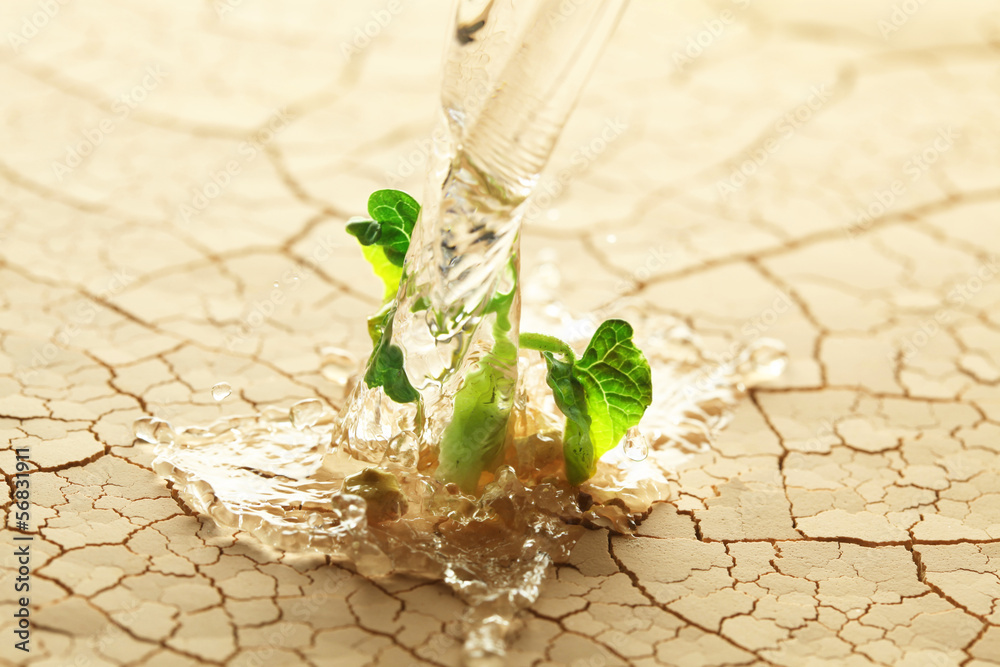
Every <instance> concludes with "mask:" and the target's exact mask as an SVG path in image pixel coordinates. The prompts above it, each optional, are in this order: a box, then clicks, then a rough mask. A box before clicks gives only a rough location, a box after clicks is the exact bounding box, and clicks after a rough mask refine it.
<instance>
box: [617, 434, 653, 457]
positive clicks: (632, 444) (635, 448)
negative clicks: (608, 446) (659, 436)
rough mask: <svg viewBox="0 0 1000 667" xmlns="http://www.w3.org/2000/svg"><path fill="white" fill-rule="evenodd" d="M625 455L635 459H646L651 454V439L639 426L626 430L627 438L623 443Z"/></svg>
mask: <svg viewBox="0 0 1000 667" xmlns="http://www.w3.org/2000/svg"><path fill="white" fill-rule="evenodd" d="M622 448H623V449H624V450H625V456H627V457H629V458H630V459H632V460H633V461H645V460H646V457H647V456H649V441H648V440H646V436H645V435H643V433H642V431H640V430H639V429H638V428H637V427H634V426H633V427H632V428H630V429H629V430H627V431H626V432H625V439H624V441H623V443H622Z"/></svg>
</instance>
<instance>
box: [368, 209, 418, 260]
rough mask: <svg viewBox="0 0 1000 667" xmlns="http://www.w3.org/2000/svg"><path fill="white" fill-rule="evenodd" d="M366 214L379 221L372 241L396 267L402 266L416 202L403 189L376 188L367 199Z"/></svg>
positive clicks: (411, 232) (413, 220) (413, 219)
mask: <svg viewBox="0 0 1000 667" xmlns="http://www.w3.org/2000/svg"><path fill="white" fill-rule="evenodd" d="M368 215H370V216H371V217H372V220H374V221H375V222H377V223H379V226H380V228H381V234H380V235H379V237H378V239H377V241H376V242H377V243H378V244H379V245H380V246H382V248H383V249H384V250H385V255H386V257H387V258H388V259H389V261H390V262H392V263H393V264H395V265H396V266H403V258H404V257H406V251H407V250H408V249H409V247H410V237H411V236H412V234H413V227H414V225H416V224H417V216H419V215H420V204H418V203H417V200H416V199H414V198H413V197H411V196H410V195H408V194H406V193H405V192H400V191H399V190H378V191H377V192H373V193H372V195H371V197H369V198H368Z"/></svg>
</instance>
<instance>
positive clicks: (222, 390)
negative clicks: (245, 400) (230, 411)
mask: <svg viewBox="0 0 1000 667" xmlns="http://www.w3.org/2000/svg"><path fill="white" fill-rule="evenodd" d="M231 393H233V388H232V387H231V386H230V385H229V383H228V382H220V383H219V384H217V385H215V386H214V387H212V398H214V399H215V400H217V401H222V400H225V399H226V398H228V397H229V395H230V394H231Z"/></svg>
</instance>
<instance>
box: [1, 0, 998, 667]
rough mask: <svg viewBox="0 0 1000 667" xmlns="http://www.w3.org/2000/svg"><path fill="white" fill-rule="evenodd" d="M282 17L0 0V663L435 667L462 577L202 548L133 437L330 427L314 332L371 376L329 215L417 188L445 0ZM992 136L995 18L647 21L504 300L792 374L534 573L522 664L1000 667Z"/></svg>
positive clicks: (777, 8)
mask: <svg viewBox="0 0 1000 667" xmlns="http://www.w3.org/2000/svg"><path fill="white" fill-rule="evenodd" d="M279 4H280V3H268V2H265V1H264V0H212V1H208V0H203V1H201V2H194V1H190V0H189V1H186V2H170V3H135V2H124V1H123V0H101V1H97V0H93V1H90V0H88V1H87V2H82V1H80V0H41V1H39V0H5V2H3V3H2V5H0V28H2V30H0V32H2V36H3V42H4V43H3V44H2V45H0V90H2V91H3V94H2V99H3V102H2V106H0V146H2V147H3V148H2V151H0V438H2V440H0V446H2V448H3V449H2V450H0V467H2V469H3V471H4V473H5V475H6V482H7V483H6V485H4V486H3V488H2V490H0V493H2V494H3V498H2V501H3V506H4V508H5V509H6V513H7V529H6V530H5V531H4V533H5V537H4V544H5V545H7V546H5V547H4V549H5V552H6V555H5V556H4V557H3V559H2V560H0V563H2V565H3V568H4V577H3V580H2V584H0V600H2V605H0V608H2V611H0V628H2V632H0V637H2V638H3V639H2V642H0V644H2V646H0V660H3V661H4V663H5V664H7V663H10V664H32V665H82V666H88V667H90V666H93V667H96V666H98V665H153V666H164V665H202V664H232V665H246V666H253V665H262V664H270V665H375V664H377V665H408V664H413V665H425V664H427V665H455V664H457V663H458V661H459V659H460V643H459V635H460V627H459V618H460V615H461V612H462V605H461V604H460V603H459V602H458V601H457V599H456V598H454V597H453V596H452V595H451V593H450V592H449V591H448V590H447V589H445V588H444V587H442V586H440V585H436V584H432V583H426V582H419V581H409V580H407V581H401V580H390V581H368V580H366V579H364V578H362V577H360V576H358V575H356V574H352V573H351V572H350V571H348V570H346V569H344V568H341V567H338V566H336V565H331V564H330V563H328V562H326V561H325V559H324V558H323V557H319V556H288V555H282V554H278V553H275V552H272V551H270V550H267V549H265V548H263V547H260V546H258V545H257V544H256V543H255V542H253V540H251V539H249V538H248V537H247V536H245V535H243V534H240V533H232V532H229V531H225V530H220V529H218V528H216V527H214V526H213V524H212V523H211V522H209V521H207V520H205V519H203V518H199V517H198V516H195V515H192V514H191V513H189V512H188V511H186V510H185V508H184V507H183V506H182V505H181V504H180V503H179V502H178V500H177V498H176V497H175V495H172V493H171V490H169V489H168V488H167V486H166V485H165V484H164V482H163V481H161V480H160V479H159V478H158V477H157V476H156V475H155V474H154V473H153V472H151V470H150V463H151V460H152V456H153V454H152V446H151V445H148V444H146V443H144V442H142V441H136V440H134V438H133V436H132V432H131V424H132V422H133V421H134V420H135V419H137V418H139V417H141V416H143V415H147V414H152V415H156V416H158V417H161V418H164V419H169V420H170V421H172V422H174V423H177V424H196V423H199V424H200V423H207V422H209V421H211V420H213V419H215V418H217V417H219V416H221V415H232V414H238V413H248V412H252V411H254V410H256V409H258V408H259V407H262V406H265V405H275V404H278V405H281V404H284V405H288V404H290V403H291V402H293V401H295V400H297V399H302V398H307V397H319V398H323V399H325V400H328V401H330V402H332V403H335V404H336V403H337V402H339V401H340V400H341V397H340V395H339V392H337V391H336V390H335V387H336V385H335V383H334V382H333V381H332V379H331V378H330V377H329V375H324V374H323V373H322V372H321V370H320V359H321V356H322V354H323V349H324V348H325V347H327V346H335V347H341V348H346V349H348V350H351V351H352V352H353V353H355V354H356V355H358V356H359V357H360V356H363V355H364V353H365V347H366V344H365V340H366V338H367V337H366V336H365V332H364V324H363V320H364V317H365V315H366V314H367V313H368V312H369V311H371V310H372V309H373V307H374V306H376V305H377V301H378V295H379V289H378V286H377V284H376V281H375V279H374V278H373V277H371V276H370V275H369V272H368V271H367V269H366V268H365V266H364V264H363V260H361V259H360V256H359V255H358V253H357V252H356V250H355V248H354V247H353V241H352V240H351V239H350V238H349V237H347V236H346V235H345V234H344V232H343V226H344V221H345V220H346V219H347V218H348V217H349V216H351V215H354V214H357V213H362V212H363V210H364V205H365V201H366V198H367V195H368V193H369V192H371V191H372V190H374V189H378V188H381V187H387V186H395V187H402V188H405V189H409V190H411V191H414V192H419V190H420V187H421V180H422V177H421V174H422V171H423V167H424V163H425V161H426V156H427V150H428V142H427V137H429V136H430V134H431V130H432V127H433V122H434V118H435V107H436V103H437V88H438V83H439V78H438V77H439V74H438V68H439V62H440V53H441V48H442V43H443V39H444V33H445V28H444V26H445V24H446V15H447V7H446V5H447V4H449V3H444V2H431V1H430V0H424V1H422V2H421V1H418V0H400V1H399V2H379V1H375V2H368V1H366V2H351V3H336V7H334V3H329V2H320V1H319V0H316V1H312V2H310V1H306V0H301V1H299V2H294V3H285V4H281V6H279ZM347 5H350V7H347ZM383 24H384V25H383ZM366 32H367V33H368V35H366ZM369 35H370V36H369ZM998 133H1000V10H998V8H997V5H996V3H995V2H992V1H990V0H981V1H980V2H971V1H970V2H964V3H946V2H943V1H940V0H926V1H925V0H907V1H906V2H902V1H900V2H895V3H893V2H889V1H888V0H877V1H872V0H852V1H850V2H839V3H823V2H819V1H818V0H816V1H809V2H803V1H795V2H792V0H786V1H784V2H779V1H776V0H752V1H751V0H745V1H744V0H733V1H732V2H729V1H725V2H715V3H699V2H693V1H683V2H680V1H679V2H669V3H658V2H649V1H637V2H635V3H634V4H633V6H632V7H631V8H630V9H629V12H628V13H627V15H626V16H625V18H624V20H623V23H622V25H621V28H620V31H619V32H618V33H617V35H616V36H615V38H614V40H613V41H612V43H611V44H610V46H609V48H608V49H607V51H606V53H605V56H604V58H603V60H602V61H601V63H600V64H599V66H598V68H597V70H596V72H595V74H594V77H593V79H592V81H591V83H590V84H589V86H588V88H587V90H586V92H585V93H584V95H583V98H582V100H581V103H580V105H579V108H578V110H577V113H576V114H575V115H574V117H573V118H572V121H571V122H570V124H569V126H568V127H567V130H566V132H565V135H564V136H563V140H562V142H561V144H560V147H559V149H558V151H557V153H556V154H555V156H554V157H553V160H552V162H551V164H550V166H549V169H548V172H547V175H546V177H545V181H544V183H543V186H542V187H543V191H544V192H545V195H544V196H542V197H540V198H539V200H538V205H537V207H536V208H535V210H534V211H533V212H532V217H531V220H530V221H529V222H528V224H527V227H526V230H525V232H524V235H523V251H524V267H525V275H526V276H527V278H526V279H527V280H528V281H529V283H530V276H531V275H532V271H535V270H536V268H537V267H540V266H543V265H555V266H557V267H558V268H559V271H560V272H561V275H562V283H561V287H560V288H559V293H560V295H561V297H562V298H563V300H564V301H565V302H566V303H567V305H568V306H569V307H571V308H572V309H573V310H574V311H576V312H579V313H586V312H589V311H592V310H594V309H596V308H599V307H601V306H602V305H603V304H606V303H608V302H612V301H615V300H616V299H620V298H625V297H628V298H634V299H635V300H637V302H638V303H639V304H641V305H642V307H643V308H646V309H648V310H649V311H651V312H658V313H667V314H671V315H674V316H677V317H679V318H681V319H683V320H684V321H686V322H687V323H688V324H689V325H690V326H691V327H692V328H693V329H694V330H696V331H697V332H698V333H699V334H700V335H702V336H704V337H705V339H706V340H707V341H708V342H709V343H710V344H711V345H713V346H714V347H715V348H716V349H717V350H718V351H719V352H720V354H722V355H726V354H730V353H731V352H730V350H732V349H734V348H733V347H732V346H733V345H734V343H739V342H743V343H746V342H750V341H752V340H753V339H756V338H759V337H762V336H767V337H771V338H777V339H781V340H783V341H785V343H786V344H787V346H788V350H789V360H790V364H789V368H788V371H787V372H786V374H785V375H784V376H782V377H781V378H780V379H779V380H777V381H774V382H771V383H770V384H769V385H766V386H764V387H762V388H759V389H757V390H755V391H754V392H753V393H752V395H751V396H750V397H749V398H748V399H747V400H746V401H744V402H743V404H742V406H741V407H740V408H739V410H738V411H737V414H736V417H735V419H734V421H733V423H732V424H731V426H730V427H729V428H728V429H727V430H726V431H725V433H724V434H723V436H722V437H721V438H720V439H719V441H718V442H716V443H714V445H713V446H712V447H711V448H710V450H709V451H708V452H705V453H703V454H700V455H698V456H697V457H695V458H694V459H693V460H692V461H691V462H690V464H689V465H687V466H686V467H685V468H684V469H682V470H680V471H679V473H678V478H677V482H676V484H675V488H674V494H673V497H672V500H671V502H669V503H665V504H662V505H659V506H657V507H656V509H655V510H654V511H653V513H652V514H651V516H650V518H649V519H648V520H647V521H646V522H645V523H643V524H642V526H641V529H640V531H639V535H638V536H636V537H620V536H615V537H610V538H609V536H608V535H607V534H606V533H604V532H597V531H593V532H589V533H588V534H587V535H586V537H585V538H584V539H583V541H582V542H581V543H580V544H579V546H578V547H577V549H576V551H575V552H574V555H573V559H572V561H571V562H570V563H569V564H566V565H561V566H559V567H557V568H555V570H554V572H553V573H552V576H551V577H550V580H549V582H548V583H547V584H546V586H545V589H544V592H543V594H542V596H541V598H540V599H539V601H538V602H537V603H536V604H535V605H534V607H533V608H532V609H531V610H530V613H528V614H527V616H526V619H525V626H524V630H523V632H522V634H521V635H520V638H519V639H518V640H517V641H516V642H515V644H514V645H513V647H512V649H511V663H512V664H517V665H528V664H532V665H567V664H569V665H589V666H594V665H614V664H635V665H691V666H696V665H823V664H830V665H857V666H862V665H909V666H914V667H918V666H919V667H923V666H933V667H944V666H946V665H968V666H970V667H972V666H976V667H984V666H985V665H997V664H1000V605H998V600H1000V576H998V573H1000V362H998V358H1000V280H998V275H1000V273H998V272H1000V263H998V262H1000V260H998V256H1000V144H998V142H997V136H998ZM550 277H551V276H550ZM529 288H530V287H529ZM218 382H228V383H230V384H231V385H232V387H233V394H232V395H231V396H230V397H228V398H227V399H226V400H224V401H223V402H221V403H218V402H216V401H215V400H213V398H212V396H211V388H212V386H213V385H214V384H216V383H218ZM14 448H27V449H28V450H29V451H30V459H31V461H32V462H33V465H34V466H36V467H37V469H34V471H33V472H31V474H30V475H29V479H30V493H31V501H30V502H31V504H32V507H33V509H32V510H31V515H30V521H29V522H28V524H29V525H28V527H27V532H28V533H29V534H31V535H33V536H34V539H33V541H31V543H30V544H31V554H32V559H31V567H32V574H31V591H30V599H31V601H30V613H31V623H32V633H31V643H30V648H31V651H30V653H22V652H20V651H16V650H14V647H13V644H14V641H15V638H14V635H13V633H12V630H13V618H12V613H13V611H14V609H15V600H16V598H18V597H20V596H19V595H18V594H17V593H15V590H14V585H15V579H14V577H15V571H16V567H17V563H16V560H15V558H14V556H13V555H12V552H13V548H14V547H13V546H12V545H13V544H14V541H13V537H14V536H15V535H19V534H20V532H19V531H18V530H17V526H16V523H15V515H14V513H13V512H12V511H11V510H12V508H11V501H10V495H11V493H12V491H13V488H14V487H13V483H14V480H13V477H12V473H13V472H14V466H15V461H14V452H13V449H14ZM21 544H23V542H21Z"/></svg>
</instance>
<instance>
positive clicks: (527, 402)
mask: <svg viewBox="0 0 1000 667" xmlns="http://www.w3.org/2000/svg"><path fill="white" fill-rule="evenodd" d="M541 310H542V311H543V312H544V313H545V315H543V316H542V317H540V318H538V319H545V320H548V321H549V322H550V324H551V323H555V322H562V323H563V324H567V323H568V324H570V326H571V327H573V328H575V330H577V331H585V330H586V328H585V327H579V326H578V325H579V322H580V320H577V319H574V318H572V317H571V316H570V315H569V313H566V312H565V311H562V310H561V307H560V306H559V305H558V304H557V303H555V302H552V303H549V304H548V305H547V306H546V307H545V308H543V309H541ZM626 310H628V309H627V308H626ZM626 316H628V317H630V319H631V321H632V322H633V324H634V326H635V329H636V343H637V344H638V345H639V347H640V348H641V349H643V350H644V351H645V353H646V355H647V357H648V358H649V361H650V365H651V367H652V370H653V382H654V386H653V393H654V404H653V405H652V406H651V407H650V408H649V410H648V411H647V413H646V416H645V417H644V419H643V421H642V423H641V424H640V426H639V427H638V428H637V429H634V430H632V431H630V432H629V434H628V435H627V436H626V438H625V439H623V442H622V444H620V445H619V447H618V448H616V449H615V450H613V451H612V452H609V453H608V454H607V455H605V456H604V457H603V458H602V459H601V460H600V462H599V464H598V470H597V474H596V475H595V476H594V477H593V478H591V479H590V480H588V481H587V482H586V483H584V484H583V485H582V486H580V487H578V488H576V487H571V486H570V485H569V484H568V483H566V482H565V481H564V479H563V477H562V476H563V472H562V443H561V442H560V440H559V435H560V432H561V430H562V422H563V417H562V415H561V413H559V411H558V409H557V408H556V407H555V404H554V401H553V400H552V394H551V391H550V390H549V388H548V386H547V385H546V384H545V380H544V378H545V372H546V369H545V364H544V362H542V360H541V357H540V356H539V355H538V354H537V353H531V352H522V353H521V356H520V358H519V362H518V363H519V371H520V372H519V376H520V382H519V384H518V388H517V392H516V397H515V400H514V402H513V408H512V415H511V431H510V440H509V446H508V448H507V451H506V459H505V461H504V465H502V466H501V467H500V468H499V469H498V470H497V472H496V474H495V475H494V476H493V477H492V479H490V481H489V482H488V483H487V484H486V485H485V487H484V488H483V490H482V493H481V495H479V496H478V497H476V496H474V495H471V494H465V493H462V492H461V491H460V490H459V489H458V488H457V487H455V486H454V485H450V484H443V483H442V482H440V481H439V480H438V479H436V478H435V476H434V470H433V467H432V466H430V465H427V462H426V461H421V459H420V453H419V451H418V448H417V443H416V442H414V441H412V439H408V438H407V437H406V436H402V437H397V438H396V439H394V440H393V442H392V444H391V445H390V446H389V447H388V448H387V449H386V451H385V452H384V455H383V457H382V459H381V460H380V461H379V462H378V464H377V469H378V470H379V471H382V472H383V473H385V475H384V477H383V478H375V479H365V476H364V475H365V473H364V471H365V470H366V469H371V468H373V467H375V466H373V464H372V463H371V462H368V461H364V460H360V459H358V458H356V457H355V456H353V455H352V453H351V452H350V451H349V449H348V448H346V447H344V446H343V445H342V444H340V443H338V442H337V440H336V434H338V433H340V432H341V428H340V427H341V424H340V416H339V415H338V414H337V413H336V412H335V411H334V410H333V409H331V408H330V407H329V406H326V405H325V404H323V403H321V402H320V401H316V400H313V399H310V400H308V401H302V402H300V403H297V404H296V405H294V406H292V408H291V409H290V410H283V409H277V408H269V409H266V410H264V411H262V412H261V413H260V414H256V415H249V416H238V417H229V418H226V419H222V420H220V421H217V422H215V423H213V424H210V425H208V426H203V427H199V426H190V427H182V428H177V429H176V430H174V429H172V428H170V425H169V424H167V423H166V422H163V421H160V420H153V419H149V418H146V419H143V420H140V421H139V422H137V424H136V432H137V434H138V436H139V437H140V438H142V439H144V440H146V441H149V442H155V443H157V447H156V454H157V458H156V460H155V462H154V468H155V470H156V471H157V472H158V473H159V474H161V475H162V476H164V477H165V478H167V479H168V480H170V481H171V482H172V483H173V484H174V486H175V488H176V489H177V491H178V493H179V495H180V497H181V498H182V499H183V500H184V502H185V503H187V504H188V505H189V507H191V509H193V510H195V511H197V512H202V513H204V514H207V515H208V516H211V517H212V518H213V519H214V520H215V521H216V522H218V523H219V524H221V525H223V526H228V527H231V528H236V529H240V530H244V531H246V532H248V533H250V534H252V535H253V536H255V537H256V538H257V539H259V540H260V541H262V542H264V543H266V544H269V545H271V546H274V547H276V548H278V549H281V550H285V551H293V552H302V551H317V552H320V553H324V554H328V555H330V556H332V557H333V558H335V559H337V560H340V561H343V562H349V563H353V564H354V567H356V568H357V570H358V572H359V573H361V574H362V575H364V576H368V577H385V576H390V575H393V574H405V575H411V576H418V577H426V578H429V579H438V580H442V581H444V582H446V583H447V584H448V585H449V586H451V587H452V588H453V589H454V590H455V591H456V592H457V593H458V594H459V595H460V596H461V597H462V598H463V599H465V600H466V601H467V602H468V604H469V611H468V614H467V618H466V620H467V622H468V630H469V635H468V639H467V642H466V651H467V655H468V656H469V657H470V659H475V658H476V657H477V656H478V657H482V656H485V655H493V656H497V655H502V654H503V651H504V647H505V646H506V642H507V641H508V639H509V635H510V634H511V631H512V630H514V629H515V628H516V626H517V612H518V611H519V610H521V609H524V608H525V607H527V606H529V605H531V604H532V603H533V602H534V601H535V600H536V599H537V597H538V593H539V587H540V585H541V583H542V581H543V579H544V576H545V573H546V570H547V569H548V567H549V566H550V565H551V564H552V563H554V562H560V561H564V560H565V559H566V558H567V557H568V556H569V553H570V551H571V549H572V547H573V545H574V543H575V542H576V540H577V538H578V537H579V535H580V534H581V532H582V530H584V529H585V527H606V528H609V529H611V530H615V531H618V532H622V533H628V532H631V531H632V530H633V529H634V528H635V525H636V522H637V521H640V520H641V518H642V517H643V516H644V515H645V514H646V513H648V511H649V510H650V508H651V506H652V505H653V503H655V502H658V501H663V500H667V499H668V498H669V495H670V490H669V483H670V480H671V479H673V478H674V476H675V471H676V470H677V469H678V468H679V467H680V466H682V465H683V464H684V462H685V461H686V460H687V459H688V458H690V456H691V454H692V453H694V452H698V451H702V450H704V449H705V448H706V447H708V446H710V443H711V441H712V438H713V436H714V435H715V434H716V433H717V432H718V430H719V429H721V428H722V427H723V426H725V424H726V423H727V422H728V420H729V418H730V416H731V411H732V408H733V406H734V405H735V403H736V402H737V401H738V400H739V398H740V397H741V396H742V394H743V393H744V391H745V390H746V388H747V387H748V386H750V385H751V384H753V383H756V382H759V381H762V380H766V379H770V378H772V377H775V375H776V374H777V373H779V372H780V370H781V368H782V366H783V360H784V355H783V352H782V348H781V346H780V344H778V343H776V342H774V341H766V340H762V341H758V342H757V343H756V344H755V345H754V346H752V347H750V348H747V349H745V350H744V351H743V352H741V353H740V354H738V355H737V356H736V357H734V358H731V359H720V358H718V357H715V356H713V355H712V354H710V353H708V352H706V351H705V350H704V349H703V347H702V345H701V344H700V343H699V341H698V339H697V338H696V337H695V336H694V335H692V333H691V332H690V331H689V330H688V329H687V328H686V327H685V326H684V325H683V324H681V323H679V322H677V321H674V320H671V319H669V318H663V317H638V316H635V315H634V314H631V315H628V314H627V315H626ZM550 330H551V329H550ZM564 333H566V332H564ZM359 370H360V369H359ZM351 384H352V382H351V381H350V380H348V381H346V382H345V383H344V384H343V385H342V387H343V390H344V391H345V392H347V391H349V388H350V386H351ZM640 459H641V460H640ZM368 475H369V477H371V475H372V473H368ZM385 480H389V482H390V483H386V481H385ZM345 482H346V484H345Z"/></svg>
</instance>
